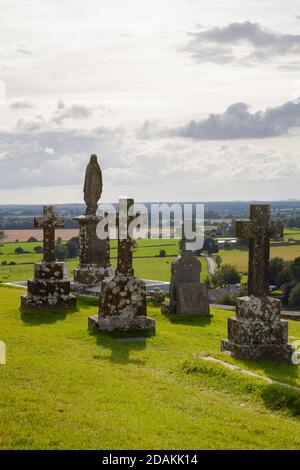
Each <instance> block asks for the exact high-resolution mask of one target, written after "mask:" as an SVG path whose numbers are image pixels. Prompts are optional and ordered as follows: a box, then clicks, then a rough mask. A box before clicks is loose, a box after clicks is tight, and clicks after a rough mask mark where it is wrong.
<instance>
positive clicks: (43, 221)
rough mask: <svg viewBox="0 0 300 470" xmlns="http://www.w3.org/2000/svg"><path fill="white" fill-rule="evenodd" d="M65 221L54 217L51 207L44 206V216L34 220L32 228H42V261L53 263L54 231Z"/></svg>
mask: <svg viewBox="0 0 300 470" xmlns="http://www.w3.org/2000/svg"><path fill="white" fill-rule="evenodd" d="M64 223H65V219H64V218H63V217H56V215H55V211H54V207H53V206H44V216H43V217H35V218H34V226H35V227H42V228H43V247H44V250H43V253H44V258H43V259H44V261H46V262H50V263H51V262H55V229H56V228H59V227H63V226H64Z"/></svg>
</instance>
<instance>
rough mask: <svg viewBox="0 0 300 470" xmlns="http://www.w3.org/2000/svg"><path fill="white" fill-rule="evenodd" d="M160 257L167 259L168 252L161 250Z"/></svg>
mask: <svg viewBox="0 0 300 470" xmlns="http://www.w3.org/2000/svg"><path fill="white" fill-rule="evenodd" d="M159 256H160V258H165V256H166V250H160V252H159Z"/></svg>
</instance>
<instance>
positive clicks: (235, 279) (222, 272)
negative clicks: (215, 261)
mask: <svg viewBox="0 0 300 470" xmlns="http://www.w3.org/2000/svg"><path fill="white" fill-rule="evenodd" d="M240 281H241V275H240V273H239V272H238V271H237V269H236V268H235V267H234V266H232V265H231V264H223V266H221V268H220V269H219V270H218V271H217V272H216V274H214V275H213V276H212V283H213V284H214V285H215V286H216V287H225V286H229V285H230V284H238V283H240Z"/></svg>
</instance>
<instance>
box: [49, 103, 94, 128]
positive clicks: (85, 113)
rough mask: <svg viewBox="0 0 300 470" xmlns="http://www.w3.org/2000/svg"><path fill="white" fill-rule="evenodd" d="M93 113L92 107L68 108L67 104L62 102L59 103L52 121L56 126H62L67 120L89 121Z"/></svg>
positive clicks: (81, 105)
mask: <svg viewBox="0 0 300 470" xmlns="http://www.w3.org/2000/svg"><path fill="white" fill-rule="evenodd" d="M92 114H93V111H92V109H91V108H90V107H88V106H85V105H83V104H76V103H75V104H72V105H70V106H66V105H65V103H64V102H63V101H62V100H60V101H59V102H58V103H57V109H56V112H55V114H54V117H53V118H52V121H53V122H54V123H56V124H62V123H63V122H64V121H65V120H67V119H73V120H77V119H87V118H89V117H91V116H92Z"/></svg>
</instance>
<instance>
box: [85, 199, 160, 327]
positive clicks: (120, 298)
mask: <svg viewBox="0 0 300 470" xmlns="http://www.w3.org/2000/svg"><path fill="white" fill-rule="evenodd" d="M133 204H134V201H133V199H120V201H119V209H120V208H121V207H123V209H124V206H125V208H126V215H125V218H126V232H125V233H126V236H125V237H124V239H120V237H121V231H123V230H124V224H125V221H124V217H123V216H122V215H121V211H119V217H118V266H117V270H116V272H115V274H114V276H113V277H111V278H108V279H105V280H104V281H103V283H102V292H101V296H100V307H99V315H98V316H92V317H89V320H88V324H89V327H90V328H91V329H93V330H96V331H102V332H113V331H117V332H146V331H151V330H155V321H154V320H153V319H152V318H149V317H147V314H146V286H145V283H144V282H143V281H142V280H141V279H139V278H137V277H135V276H134V271H133V265H132V251H133V240H132V238H131V237H130V234H129V233H128V226H129V224H130V222H131V221H132V220H133V217H131V216H130V215H128V213H129V211H130V208H131V207H132V206H133Z"/></svg>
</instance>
